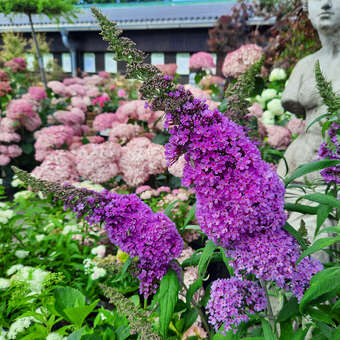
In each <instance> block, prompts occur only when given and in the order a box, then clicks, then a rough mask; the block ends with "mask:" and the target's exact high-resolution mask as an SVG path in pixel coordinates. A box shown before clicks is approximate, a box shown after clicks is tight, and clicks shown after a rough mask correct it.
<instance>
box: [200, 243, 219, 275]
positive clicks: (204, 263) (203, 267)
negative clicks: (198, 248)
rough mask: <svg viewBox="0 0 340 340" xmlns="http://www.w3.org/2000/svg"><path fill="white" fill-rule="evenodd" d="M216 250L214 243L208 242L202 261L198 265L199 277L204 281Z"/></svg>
mask: <svg viewBox="0 0 340 340" xmlns="http://www.w3.org/2000/svg"><path fill="white" fill-rule="evenodd" d="M215 249H216V246H215V244H214V242H213V241H211V240H208V241H207V243H206V245H205V247H204V249H203V253H202V255H201V258H200V261H199V263H198V275H199V277H200V278H202V279H204V274H205V272H206V270H207V268H208V265H209V262H210V260H211V257H212V255H213V253H214V251H215Z"/></svg>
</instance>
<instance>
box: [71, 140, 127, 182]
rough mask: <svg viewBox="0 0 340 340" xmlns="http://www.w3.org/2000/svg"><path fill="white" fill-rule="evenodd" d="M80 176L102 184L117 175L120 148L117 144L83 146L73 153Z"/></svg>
mask: <svg viewBox="0 0 340 340" xmlns="http://www.w3.org/2000/svg"><path fill="white" fill-rule="evenodd" d="M73 152H74V154H75V158H76V166H77V170H78V172H79V174H80V176H81V177H82V178H83V179H88V180H90V181H91V182H93V183H104V182H106V181H108V180H110V179H112V178H113V177H115V176H117V175H118V173H119V167H118V164H117V161H118V159H119V158H120V155H121V146H120V145H119V144H117V143H112V142H106V143H102V144H85V145H83V146H82V147H80V148H79V149H77V150H75V151H73Z"/></svg>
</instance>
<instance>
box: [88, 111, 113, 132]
mask: <svg viewBox="0 0 340 340" xmlns="http://www.w3.org/2000/svg"><path fill="white" fill-rule="evenodd" d="M115 121H117V116H116V115H115V114H114V113H102V114H100V115H98V116H96V118H95V119H94V121H93V130H95V131H103V130H106V129H110V128H111V126H112V123H113V122H115Z"/></svg>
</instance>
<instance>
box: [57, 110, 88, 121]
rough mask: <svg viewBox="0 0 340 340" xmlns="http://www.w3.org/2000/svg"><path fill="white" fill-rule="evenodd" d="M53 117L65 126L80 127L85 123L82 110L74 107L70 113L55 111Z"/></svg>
mask: <svg viewBox="0 0 340 340" xmlns="http://www.w3.org/2000/svg"><path fill="white" fill-rule="evenodd" d="M53 117H54V118H55V119H56V120H57V121H58V122H60V123H61V124H65V125H81V124H82V123H84V121H85V114H84V112H83V111H82V110H80V109H78V108H76V107H74V108H72V109H71V110H70V111H56V112H55V113H54V114H53Z"/></svg>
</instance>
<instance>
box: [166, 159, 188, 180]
mask: <svg viewBox="0 0 340 340" xmlns="http://www.w3.org/2000/svg"><path fill="white" fill-rule="evenodd" d="M185 163H186V160H185V159H184V155H182V156H181V157H179V158H178V160H177V161H176V162H175V163H174V164H172V165H171V166H169V168H168V171H169V173H170V174H171V175H173V176H176V177H183V169H184V165H185Z"/></svg>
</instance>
